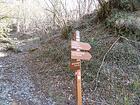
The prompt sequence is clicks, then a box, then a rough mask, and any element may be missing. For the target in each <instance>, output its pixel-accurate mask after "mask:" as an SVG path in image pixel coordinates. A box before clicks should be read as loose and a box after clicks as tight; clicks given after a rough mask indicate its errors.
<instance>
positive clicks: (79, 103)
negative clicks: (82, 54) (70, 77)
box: [74, 31, 82, 105]
mask: <svg viewBox="0 0 140 105" xmlns="http://www.w3.org/2000/svg"><path fill="white" fill-rule="evenodd" d="M74 39H76V41H78V42H80V32H79V31H76V34H75V38H74ZM77 51H80V49H77ZM77 61H78V62H80V69H78V70H76V71H75V83H76V84H75V85H76V105H82V91H81V60H80V59H78V60H77Z"/></svg>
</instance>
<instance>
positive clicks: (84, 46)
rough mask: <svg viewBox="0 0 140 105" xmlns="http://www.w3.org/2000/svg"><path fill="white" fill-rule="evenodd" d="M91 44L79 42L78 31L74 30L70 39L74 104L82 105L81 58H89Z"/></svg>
mask: <svg viewBox="0 0 140 105" xmlns="http://www.w3.org/2000/svg"><path fill="white" fill-rule="evenodd" d="M90 49H91V46H90V45H89V44H88V43H83V42H80V32H79V31H76V32H75V34H74V36H73V40H72V41H71V63H70V68H71V70H74V71H75V92H76V94H75V95H76V105H82V88H81V60H90V59H91V57H92V56H91V55H90V53H89V52H85V51H89V50H90Z"/></svg>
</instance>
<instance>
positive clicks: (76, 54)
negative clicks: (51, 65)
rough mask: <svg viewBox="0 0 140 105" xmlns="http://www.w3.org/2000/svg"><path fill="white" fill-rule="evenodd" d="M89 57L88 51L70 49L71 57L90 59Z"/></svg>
mask: <svg viewBox="0 0 140 105" xmlns="http://www.w3.org/2000/svg"><path fill="white" fill-rule="evenodd" d="M91 57H92V56H91V55H90V53H89V52H80V51H71V59H81V60H90V59H91Z"/></svg>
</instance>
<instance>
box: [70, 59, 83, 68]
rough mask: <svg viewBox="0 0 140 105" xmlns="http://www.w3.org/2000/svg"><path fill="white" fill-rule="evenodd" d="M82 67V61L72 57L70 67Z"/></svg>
mask: <svg viewBox="0 0 140 105" xmlns="http://www.w3.org/2000/svg"><path fill="white" fill-rule="evenodd" d="M80 67H81V63H80V61H77V60H75V59H72V60H71V62H70V69H71V70H78V69H80Z"/></svg>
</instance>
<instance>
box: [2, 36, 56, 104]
mask: <svg viewBox="0 0 140 105" xmlns="http://www.w3.org/2000/svg"><path fill="white" fill-rule="evenodd" d="M12 38H13V39H14V40H15V41H16V44H17V47H18V48H19V49H20V50H21V51H22V52H21V53H17V54H16V53H11V52H8V53H6V52H4V51H0V105H11V104H12V102H15V103H17V105H54V102H53V101H52V99H51V98H49V97H47V96H46V95H45V94H43V93H42V92H41V90H40V88H39V87H37V86H36V85H35V84H34V83H33V81H32V78H31V73H30V72H29V70H28V67H27V66H26V63H25V62H24V61H25V56H26V54H27V53H28V52H27V51H28V50H29V49H32V48H36V47H38V46H39V37H34V38H33V39H34V40H31V39H32V38H29V39H27V40H19V39H18V38H16V36H12ZM2 47H3V46H0V49H2Z"/></svg>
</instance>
